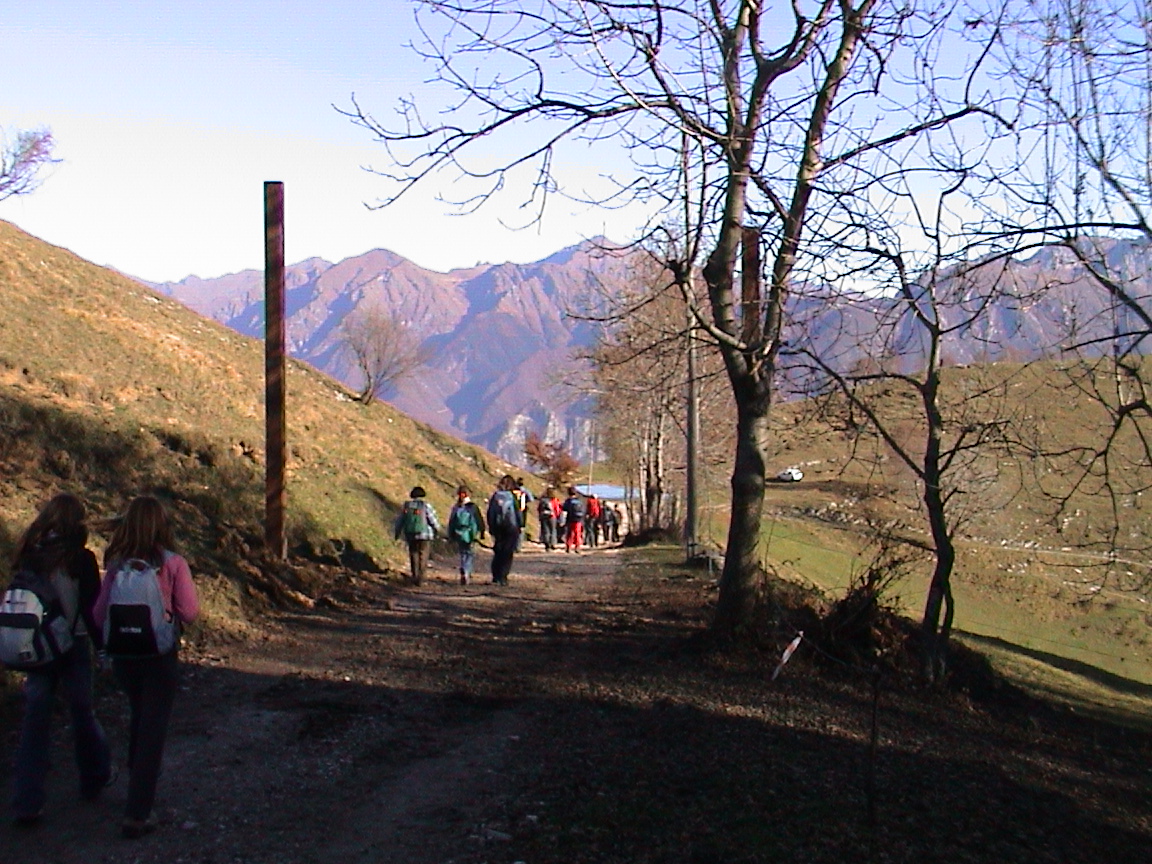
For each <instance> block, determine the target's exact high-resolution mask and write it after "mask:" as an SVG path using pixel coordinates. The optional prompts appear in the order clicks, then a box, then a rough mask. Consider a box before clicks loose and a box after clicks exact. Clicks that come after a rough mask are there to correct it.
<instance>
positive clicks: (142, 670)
mask: <svg viewBox="0 0 1152 864" xmlns="http://www.w3.org/2000/svg"><path fill="white" fill-rule="evenodd" d="M113 669H114V670H115V672H116V680H117V681H119V682H120V686H121V687H123V688H124V692H125V693H127V694H128V707H129V708H130V709H131V712H132V713H131V721H130V724H129V732H128V804H127V807H125V810H124V815H125V817H127V818H128V819H137V820H141V821H142V820H144V819H147V818H148V816H149V815H150V814H151V813H152V805H153V803H154V802H155V800H156V782H157V781H158V780H159V779H160V766H161V763H162V761H163V757H164V739H165V737H166V736H167V735H168V720H169V718H170V717H171V716H172V703H173V701H174V700H175V698H176V689H177V686H178V685H179V680H180V663H179V661H178V660H177V657H176V652H175V651H173V652H171V653H170V654H165V655H164V656H163V657H141V658H133V659H124V658H118V659H116V660H115V661H113Z"/></svg>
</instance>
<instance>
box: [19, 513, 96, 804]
mask: <svg viewBox="0 0 1152 864" xmlns="http://www.w3.org/2000/svg"><path fill="white" fill-rule="evenodd" d="M87 544H88V527H87V525H86V524H85V513H84V505H83V504H82V503H80V500H79V499H78V498H76V497H75V496H73V495H57V496H56V497H54V498H53V499H52V500H51V501H49V502H48V503H47V504H45V505H44V507H43V509H42V510H41V511H40V513H39V514H38V515H37V516H36V518H35V519H34V520H33V521H32V524H31V525H29V526H28V528H27V529H25V531H24V534H23V535H22V536H21V537H20V540H19V542H18V543H17V544H16V554H15V555H14V556H13V559H12V567H13V572H14V573H20V572H21V571H27V572H30V573H32V574H36V575H37V577H38V578H39V577H42V578H43V579H44V580H46V581H48V582H50V584H51V589H50V590H51V593H52V594H54V595H55V597H56V599H57V601H58V602H59V604H60V606H61V607H62V609H63V614H64V615H65V617H66V619H67V620H68V621H69V622H71V623H70V625H69V630H70V632H71V636H72V645H71V647H70V648H69V649H67V651H66V652H65V653H64V654H63V656H61V657H59V658H58V659H57V660H54V661H53V662H51V663H50V664H48V665H47V666H43V667H40V668H34V669H28V670H27V673H26V674H27V677H26V678H25V681H24V719H23V722H22V724H21V727H20V741H19V743H18V744H17V745H16V760H15V764H14V766H13V771H12V777H13V790H12V812H13V816H14V817H15V819H16V822H17V824H20V825H31V824H33V823H35V822H36V821H37V820H38V819H39V818H40V815H41V813H42V812H43V810H44V802H45V800H46V797H47V796H46V795H45V791H44V780H45V777H46V776H47V774H48V762H49V759H48V745H49V738H50V729H49V724H50V721H51V719H52V703H53V697H54V695H55V692H56V688H57V687H58V686H60V687H62V689H63V692H64V696H65V698H66V699H67V701H68V708H69V711H70V713H71V717H72V733H73V737H74V739H75V747H76V766H77V768H78V769H79V774H80V796H81V797H82V798H86V799H89V800H92V799H95V798H96V797H98V796H99V795H100V792H101V791H102V790H103V789H104V787H105V786H107V785H108V783H109V782H110V780H111V777H112V759H111V754H110V752H109V749H108V740H107V739H106V738H105V737H104V730H103V729H102V728H101V727H100V723H99V721H97V719H96V715H95V713H94V712H93V710H92V643H93V642H95V643H96V646H97V647H98V648H99V647H100V646H101V644H102V643H101V641H100V638H101V636H100V628H99V626H98V625H97V623H96V622H97V619H96V618H95V616H94V615H93V613H92V605H93V603H94V601H95V600H96V594H97V592H98V591H99V590H100V572H99V570H98V569H97V567H96V556H95V555H93V554H92V552H91V550H90V549H88V548H87ZM52 589H54V590H52Z"/></svg>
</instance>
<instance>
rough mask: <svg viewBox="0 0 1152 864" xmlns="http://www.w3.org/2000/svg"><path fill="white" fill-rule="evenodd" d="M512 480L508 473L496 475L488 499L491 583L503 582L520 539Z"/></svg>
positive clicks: (500, 583)
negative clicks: (494, 486) (493, 490)
mask: <svg viewBox="0 0 1152 864" xmlns="http://www.w3.org/2000/svg"><path fill="white" fill-rule="evenodd" d="M515 488H516V481H515V480H514V479H513V478H512V476H511V475H510V474H505V475H504V476H503V477H501V478H500V482H499V483H498V484H497V486H496V491H495V492H493V493H492V497H491V498H489V499H488V531H489V532H490V533H491V534H492V584H493V585H507V584H508V574H509V573H510V572H511V571H512V558H513V556H514V555H515V554H516V546H517V543H519V541H520V532H521V530H522V529H523V527H524V524H523V523H522V522H521V521H520V520H521V517H522V515H523V514H522V512H521V511H520V510H519V509H518V508H517V506H516V497H515V496H514V495H513V494H512V490H513V489H515Z"/></svg>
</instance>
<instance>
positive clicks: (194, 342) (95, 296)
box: [0, 222, 506, 593]
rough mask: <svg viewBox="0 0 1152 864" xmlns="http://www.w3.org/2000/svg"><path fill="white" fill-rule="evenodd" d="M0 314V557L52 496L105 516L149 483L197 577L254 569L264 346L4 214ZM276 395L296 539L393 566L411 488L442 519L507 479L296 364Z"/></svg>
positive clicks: (455, 443) (475, 453)
mask: <svg viewBox="0 0 1152 864" xmlns="http://www.w3.org/2000/svg"><path fill="white" fill-rule="evenodd" d="M0 307H2V308H3V309H4V310H5V314H4V315H3V316H0V554H3V555H5V556H6V555H7V554H8V551H9V549H10V548H11V543H12V538H13V536H14V535H15V534H16V533H18V532H19V530H20V529H21V528H22V526H23V525H24V524H26V522H27V521H28V520H29V519H30V518H31V516H32V515H33V514H34V513H35V510H36V508H37V507H38V506H39V505H40V504H41V503H42V502H43V501H44V500H46V499H47V498H48V497H49V496H50V495H52V494H54V493H56V492H58V491H71V492H75V493H77V494H79V495H81V496H82V497H83V498H84V499H85V500H87V501H88V502H89V504H90V508H91V510H92V512H93V513H94V515H96V516H108V515H112V514H114V513H116V512H118V511H119V510H120V509H121V508H122V507H123V505H124V503H125V501H126V500H127V499H128V497H130V496H131V495H133V494H137V493H138V492H140V491H143V490H153V491H158V492H160V493H161V494H163V495H164V496H165V497H166V498H167V499H168V500H169V501H171V503H172V507H173V509H174V511H175V512H176V515H177V518H178V521H179V524H180V531H179V534H180V537H181V540H182V541H183V543H184V545H185V547H186V550H187V551H188V552H189V553H190V557H191V558H192V559H193V565H194V568H196V570H197V572H198V573H200V574H201V575H202V576H203V577H204V578H205V584H206V585H207V584H209V583H212V582H213V577H220V578H221V580H223V581H224V582H226V583H231V584H233V585H235V584H236V582H237V580H240V581H243V579H244V577H245V574H246V573H247V574H249V575H251V573H252V569H251V568H252V566H253V565H252V563H251V562H252V561H255V562H257V566H258V565H259V561H258V559H259V554H258V548H256V547H258V546H259V544H260V536H261V528H260V521H261V519H262V511H263V467H262V466H263V459H262V453H261V448H262V442H263V377H264V372H263V370H264V367H263V347H262V345H261V344H260V343H258V342H255V341H253V340H248V339H244V338H241V337H239V336H237V335H236V334H235V333H233V332H231V331H230V330H227V329H226V328H224V327H223V326H220V325H217V324H215V323H213V322H211V321H207V320H205V319H202V318H200V317H199V316H198V315H196V314H195V313H193V312H191V311H189V310H188V309H186V308H184V307H183V306H181V305H179V304H178V303H176V302H175V301H171V300H168V299H166V298H162V297H159V296H157V295H155V294H153V293H152V292H151V291H149V290H148V289H146V288H144V287H142V286H140V285H138V284H137V283H135V282H133V281H132V280H129V279H127V278H125V277H123V276H120V275H118V274H116V273H114V272H111V271H109V270H106V269H104V268H100V267H97V266H95V265H92V264H90V263H88V262H86V261H84V260H82V259H80V258H78V257H76V256H75V255H73V254H71V253H69V252H67V251H66V250H63V249H59V248H56V247H52V246H50V245H48V244H46V243H43V242H41V241H39V240H37V239H35V238H32V237H30V236H29V235H27V234H25V233H23V232H21V231H20V230H18V229H17V228H15V227H14V226H12V225H9V224H7V223H4V222H0ZM288 398H289V445H290V463H289V487H288V494H289V508H290V513H289V528H290V532H291V541H292V542H293V543H299V542H302V541H308V542H310V543H312V544H313V546H314V547H315V548H318V549H319V548H323V547H325V546H326V545H327V546H329V547H332V546H335V547H341V546H344V545H345V543H344V541H351V543H352V544H354V546H355V547H356V548H358V549H360V550H365V551H367V552H368V553H370V554H371V555H372V556H374V557H375V558H376V559H377V560H378V561H379V562H380V563H381V564H386V563H388V562H393V563H398V562H399V561H400V560H401V558H402V557H403V556H402V554H401V550H400V548H399V547H398V545H397V544H395V543H394V542H393V541H392V539H391V535H390V531H389V530H388V528H389V527H390V524H389V523H390V521H391V516H392V514H393V513H394V512H395V508H396V507H397V506H398V504H399V502H401V501H402V500H403V499H404V498H405V497H406V494H407V492H408V490H409V488H410V487H411V486H412V485H413V484H414V483H420V484H422V485H424V486H425V487H426V488H427V489H428V491H429V497H430V500H431V501H432V502H433V503H434V504H435V505H436V506H437V507H438V508H440V509H441V512H444V510H445V509H446V508H447V506H448V505H449V503H450V502H451V500H452V498H453V497H454V496H453V492H454V489H455V486H456V485H457V484H458V483H459V482H461V481H463V482H467V483H469V484H470V485H472V486H473V487H474V488H475V489H477V490H481V491H487V490H488V489H489V488H490V487H491V485H492V484H493V482H494V477H495V476H496V475H498V474H499V473H503V471H504V470H505V469H506V466H505V465H504V464H503V463H502V462H500V461H499V460H498V459H497V458H496V457H494V456H492V455H491V454H488V453H487V452H485V451H482V450H480V449H478V448H476V447H473V446H471V445H468V444H465V443H463V442H461V441H459V440H456V439H452V438H449V437H447V436H444V435H442V434H440V433H438V432H436V431H434V430H432V429H430V428H429V427H427V426H425V425H423V424H419V423H416V422H414V421H413V420H411V419H410V418H408V417H407V416H405V415H403V414H401V413H400V412H398V411H396V410H394V409H392V408H391V407H390V406H389V405H387V404H375V405H372V406H369V407H367V408H366V407H364V406H362V405H360V404H358V403H355V402H353V401H351V400H350V399H349V398H348V396H347V394H346V392H345V390H344V388H343V387H342V386H341V385H339V384H338V383H336V382H334V381H332V380H331V379H329V378H327V377H326V376H323V375H321V374H320V373H318V372H316V371H315V370H313V369H312V368H310V367H307V366H303V365H301V364H298V363H291V365H290V368H289V374H288ZM332 541H337V542H335V543H332ZM96 542H97V544H99V543H100V542H101V541H100V538H99V537H97V538H96ZM245 561H248V563H244V562H245ZM224 593H228V592H227V591H225V592H224Z"/></svg>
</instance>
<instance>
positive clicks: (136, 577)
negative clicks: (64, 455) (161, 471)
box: [94, 495, 200, 839]
mask: <svg viewBox="0 0 1152 864" xmlns="http://www.w3.org/2000/svg"><path fill="white" fill-rule="evenodd" d="M172 546H173V543H172V529H171V527H170V525H169V522H168V516H167V514H166V513H165V512H164V507H163V506H162V505H161V503H160V502H159V501H158V500H157V499H156V498H153V497H152V496H150V495H144V496H141V497H139V498H134V499H133V500H132V502H131V503H130V504H129V505H128V511H127V512H126V513H125V514H124V516H123V517H122V518H121V519H120V521H119V523H118V524H117V525H116V529H115V531H114V532H113V533H112V539H111V540H110V541H109V542H108V548H107V550H105V552H104V565H105V568H106V572H105V574H104V581H103V583H102V584H101V586H100V596H99V597H98V598H97V600H96V607H95V609H94V613H95V616H96V618H97V619H98V620H101V621H103V622H104V627H105V635H106V637H107V639H106V641H107V642H108V643H109V644H108V649H109V653H110V654H111V655H112V669H113V672H115V674H116V680H117V681H119V683H120V686H121V687H122V688H123V689H124V692H125V693H126V694H127V695H128V706H129V708H130V709H131V720H130V725H129V738H128V803H127V806H126V807H125V813H124V822H123V824H122V826H121V833H122V834H123V836H124V837H127V838H129V839H134V838H137V837H142V836H144V835H145V834H148V833H150V832H151V831H153V830H154V829H155V827H156V823H155V821H153V819H152V805H153V803H154V801H155V798H156V782H157V780H158V779H159V777H160V765H161V761H162V759H163V754H164V739H165V737H166V735H167V733H168V720H169V718H170V717H171V716H172V704H173V702H174V701H175V698H176V690H177V688H178V686H179V671H180V667H179V660H178V651H179V647H180V640H179V629H180V626H181V625H182V624H190V623H191V622H192V621H194V620H195V619H196V616H197V615H198V614H199V612H200V601H199V599H198V598H197V596H196V586H195V585H194V584H193V582H192V574H191V572H190V571H189V569H188V562H187V561H185V560H184V558H182V557H181V556H180V555H177V554H176V553H174V552H173V551H172ZM140 580H151V581H153V582H154V584H155V586H157V587H158V588H159V600H160V602H162V604H163V608H162V614H161V615H159V616H155V615H154V616H152V617H151V619H150V620H151V622H152V624H151V625H148V626H154V628H155V631H156V632H155V641H154V644H155V645H156V646H158V647H157V649H156V653H148V652H147V650H146V649H142V650H140V651H139V653H133V654H131V655H129V654H118V653H117V651H116V644H115V643H114V640H113V637H112V635H110V634H112V633H113V632H114V631H113V629H112V628H113V627H114V626H115V621H116V620H117V614H116V613H117V611H118V610H119V608H120V603H121V600H120V599H119V598H120V597H122V596H123V595H122V593H121V591H120V589H118V588H117V584H118V583H119V584H120V585H121V587H123V586H125V585H126V584H128V583H133V584H136V583H138V582H139V581H140ZM124 607H125V608H131V607H128V604H127V603H124ZM135 608H139V606H136V607H135ZM158 618H159V620H157V619H158ZM136 629H137V630H138V629H139V628H136ZM169 643H170V644H169ZM132 650H134V651H135V650H136V649H134V648H133V649H132Z"/></svg>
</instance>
